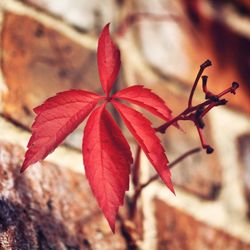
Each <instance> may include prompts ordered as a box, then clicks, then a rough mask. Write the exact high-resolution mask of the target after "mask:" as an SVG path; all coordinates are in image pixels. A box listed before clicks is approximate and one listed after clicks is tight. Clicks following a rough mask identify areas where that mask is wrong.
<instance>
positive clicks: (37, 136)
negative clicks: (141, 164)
mask: <svg viewBox="0 0 250 250" xmlns="http://www.w3.org/2000/svg"><path fill="white" fill-rule="evenodd" d="M97 60H98V70H99V75H100V81H101V84H102V88H103V90H104V92H105V96H100V95H97V94H95V93H91V92H88V91H83V90H69V91H65V92H62V93H59V94H57V95H56V96H54V97H51V98H49V99H47V100H46V101H45V102H44V103H43V104H42V105H40V106H39V107H37V108H35V109H34V111H35V113H36V115H37V116H36V118H35V121H34V123H33V125H32V136H31V138H30V140H29V143H28V150H27V152H26V154H25V160H24V162H23V165H22V167H21V172H23V171H24V170H25V169H26V168H27V167H28V166H29V165H31V164H33V163H35V162H37V161H39V160H42V159H44V158H45V157H46V156H47V155H48V154H49V153H50V152H52V151H53V150H54V149H55V148H56V147H57V146H58V145H59V144H60V143H61V142H62V141H63V140H64V139H65V138H66V136H67V135H68V134H70V133H71V132H72V131H73V130H74V129H75V128H76V127H77V126H78V125H79V124H80V123H81V122H82V121H83V120H84V119H85V118H86V117H87V116H88V115H89V114H90V113H91V112H92V111H93V110H94V108H95V106H96V105H97V103H98V102H99V101H103V102H104V103H103V104H102V105H101V106H100V107H97V108H96V109H95V110H94V111H93V112H92V113H91V114H90V116H89V119H88V121H87V124H86V127H85V130H84V137H83V149H82V150H83V155H84V166H85V170H86V176H87V178H88V180H89V183H90V186H91V189H92V191H93V193H94V195H95V197H96V199H97V201H98V204H99V206H100V208H101V210H102V211H103V213H104V215H105V217H106V219H107V221H108V223H109V225H110V227H111V229H112V231H113V232H114V230H115V218H116V216H117V212H118V208H119V206H120V205H122V204H123V200H124V194H125V191H126V190H128V188H129V173H130V166H131V164H132V161H133V160H132V155H131V152H130V148H129V145H128V143H127V141H126V139H125V138H124V136H123V135H122V132H121V131H120V129H119V127H118V125H117V124H116V123H115V121H114V120H113V118H112V117H111V115H110V114H109V113H108V111H106V109H105V107H106V104H107V103H108V102H112V103H113V104H114V105H115V107H116V109H117V110H118V112H119V113H120V115H121V117H122V118H123V120H124V122H125V124H126V125H127V127H128V129H129V130H130V132H131V133H132V134H133V135H134V137H135V139H136V140H137V142H138V143H139V145H140V146H141V148H142V149H143V151H144V152H145V154H146V155H147V157H148V158H149V160H150V162H151V163H152V164H153V166H154V168H155V169H156V171H157V172H158V173H159V175H160V177H161V178H162V179H163V181H164V182H165V183H166V185H167V186H168V187H169V189H170V190H171V191H172V192H174V189H173V186H172V183H171V179H170V171H169V169H168V166H167V163H168V160H167V157H166V155H165V152H164V149H163V147H162V146H161V144H160V140H159V138H158V137H157V136H156V135H155V131H154V129H153V128H152V127H151V123H150V122H149V121H148V120H147V119H146V118H144V116H143V115H142V114H141V113H139V112H137V111H135V110H133V109H131V108H129V107H127V106H125V105H123V104H121V103H119V102H117V101H116V99H122V100H126V101H129V102H131V103H134V104H137V105H139V106H140V107H142V108H145V109H146V110H148V111H150V112H151V113H153V114H154V115H157V116H159V117H161V118H162V119H164V120H167V121H168V120H170V119H171V111H170V109H169V108H168V107H167V106H166V105H165V103H164V101H163V100H162V99H161V98H160V97H158V96H157V95H156V94H154V93H152V92H151V90H149V89H147V88H144V87H143V86H139V85H138V86H133V87H129V88H126V89H124V90H122V91H119V92H117V93H116V94H115V95H113V96H111V97H110V91H111V89H112V86H113V84H114V81H115V79H116V77H117V75H118V73H119V70H120V52H119V49H118V48H117V47H116V45H115V44H114V43H113V41H112V39H111V37H110V34H109V24H107V25H106V26H105V27H104V29H103V31H102V33H101V35H100V38H99V42H98V51H97Z"/></svg>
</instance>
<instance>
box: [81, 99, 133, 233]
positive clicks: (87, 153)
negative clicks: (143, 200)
mask: <svg viewBox="0 0 250 250" xmlns="http://www.w3.org/2000/svg"><path fill="white" fill-rule="evenodd" d="M82 148H83V159H84V167H85V173H86V176H87V179H88V181H89V184H90V187H91V190H92V192H93V194H94V196H95V197H96V199H97V202H98V204H99V207H100V208H101V210H102V212H103V214H104V216H105V217H106V219H107V221H108V223H109V226H110V228H111V230H112V231H113V232H115V219H116V216H117V213H118V208H119V206H121V205H122V204H123V201H124V195H125V191H126V190H128V188H129V174H130V166H131V164H132V162H133V159H132V154H131V151H130V147H129V144H128V143H127V141H126V139H125V137H124V136H123V134H122V132H121V130H120V128H119V126H118V125H117V124H116V122H115V121H114V119H113V118H112V116H111V115H110V114H109V112H108V111H107V110H106V109H105V103H104V104H103V105H102V106H100V107H98V108H96V109H95V110H94V111H93V112H92V113H91V115H90V117H89V119H88V121H87V124H86V126H85V129H84V137H83V147H82Z"/></svg>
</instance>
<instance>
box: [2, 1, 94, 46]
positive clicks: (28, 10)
mask: <svg viewBox="0 0 250 250" xmlns="http://www.w3.org/2000/svg"><path fill="white" fill-rule="evenodd" d="M0 8H2V9H3V10H4V11H5V12H11V13H14V14H17V15H24V16H27V17H30V18H32V19H34V20H36V21H38V22H40V23H42V24H43V25H45V26H46V27H49V28H51V29H54V30H55V31H58V32H60V33H61V34H63V35H65V36H66V37H68V38H70V39H71V40H73V41H74V42H76V43H78V44H80V45H82V46H84V47H86V48H88V49H91V50H96V47H97V37H94V36H91V35H89V34H83V33H80V32H78V31H77V30H75V29H74V28H73V27H71V26H70V24H67V23H66V22H65V21H63V20H60V19H57V18H56V17H52V16H50V15H49V14H47V13H45V12H43V11H40V10H37V9H35V8H33V7H31V6H29V5H25V4H24V3H22V2H19V1H16V0H4V1H3V2H0Z"/></svg>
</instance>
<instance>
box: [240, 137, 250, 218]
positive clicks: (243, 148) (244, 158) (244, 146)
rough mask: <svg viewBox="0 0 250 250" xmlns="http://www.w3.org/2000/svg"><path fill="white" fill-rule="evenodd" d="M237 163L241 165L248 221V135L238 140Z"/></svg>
mask: <svg viewBox="0 0 250 250" xmlns="http://www.w3.org/2000/svg"><path fill="white" fill-rule="evenodd" d="M238 146H239V153H238V155H239V161H240V162H241V163H242V171H241V178H242V180H243V182H244V188H245V195H246V199H247V202H248V218H249V219H250V134H243V135H241V136H240V137H239V138H238Z"/></svg>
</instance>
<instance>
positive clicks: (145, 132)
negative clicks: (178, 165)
mask: <svg viewBox="0 0 250 250" xmlns="http://www.w3.org/2000/svg"><path fill="white" fill-rule="evenodd" d="M112 103H113V105H114V106H115V108H116V110H117V111H118V113H119V114H120V115H121V118H122V120H123V121H124V123H125V125H126V126H127V128H128V130H129V131H130V132H131V134H132V135H133V136H134V138H135V140H136V141H137V143H138V144H139V145H140V146H141V148H142V150H143V151H144V153H145V155H146V156H147V158H148V159H149V161H150V162H151V163H152V165H153V166H154V168H155V170H156V171H157V173H158V174H159V176H160V177H161V179H162V180H163V182H164V183H165V184H166V186H167V187H168V188H169V189H170V191H171V192H173V193H174V188H173V184H172V182H171V173H170V170H169V167H168V159H167V157H166V155H165V151H164V148H163V146H162V145H161V143H160V139H159V138H158V137H157V136H156V134H155V133H156V132H155V130H154V129H153V128H152V127H151V122H150V121H149V120H148V119H146V118H145V117H144V116H143V115H142V114H141V113H140V112H138V111H136V110H134V109H132V108H130V107H128V106H126V105H124V104H122V103H119V102H118V101H115V100H112Z"/></svg>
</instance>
